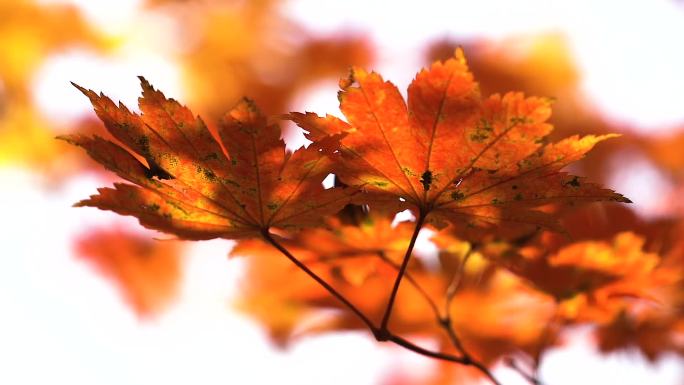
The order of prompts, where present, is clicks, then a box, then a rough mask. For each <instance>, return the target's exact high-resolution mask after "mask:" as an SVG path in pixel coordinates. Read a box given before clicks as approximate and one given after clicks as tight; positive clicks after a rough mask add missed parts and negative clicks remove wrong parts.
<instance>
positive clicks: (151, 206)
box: [143, 203, 159, 211]
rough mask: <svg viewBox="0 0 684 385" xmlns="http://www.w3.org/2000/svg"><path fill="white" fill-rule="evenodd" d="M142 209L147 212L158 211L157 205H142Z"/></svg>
mask: <svg viewBox="0 0 684 385" xmlns="http://www.w3.org/2000/svg"><path fill="white" fill-rule="evenodd" d="M143 208H144V209H145V210H149V211H159V205H158V204H156V203H152V204H151V205H143Z"/></svg>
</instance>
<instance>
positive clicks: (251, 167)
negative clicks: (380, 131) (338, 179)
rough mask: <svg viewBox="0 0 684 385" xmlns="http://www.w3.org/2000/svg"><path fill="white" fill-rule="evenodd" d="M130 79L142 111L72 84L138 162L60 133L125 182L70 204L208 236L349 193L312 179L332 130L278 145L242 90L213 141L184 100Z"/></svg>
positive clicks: (322, 166)
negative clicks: (300, 144) (299, 143)
mask: <svg viewBox="0 0 684 385" xmlns="http://www.w3.org/2000/svg"><path fill="white" fill-rule="evenodd" d="M140 80H141V84H142V89H143V96H142V97H141V98H140V99H139V105H140V109H141V111H142V115H137V114H135V113H133V112H130V111H129V110H128V109H127V108H126V107H125V106H123V105H121V104H120V105H119V106H117V105H115V104H114V103H113V102H112V101H111V100H110V99H109V98H107V97H106V96H104V95H102V94H100V95H97V94H96V93H95V92H93V91H90V90H86V89H84V88H82V87H80V86H76V87H77V88H78V89H79V90H80V91H81V92H83V93H84V94H85V95H86V96H87V97H88V98H89V99H90V101H91V103H92V104H93V106H94V107H95V112H96V113H97V115H98V117H99V118H100V119H101V120H102V121H103V122H104V124H105V126H106V127H107V130H108V131H109V132H110V133H111V134H112V135H113V136H114V137H115V138H116V139H118V140H119V141H121V142H122V143H123V144H124V145H125V146H127V147H128V148H129V149H131V150H132V151H133V152H134V153H135V154H136V155H137V156H138V157H139V158H144V160H145V161H146V162H147V166H145V165H144V164H143V163H142V162H141V161H140V160H139V159H138V158H136V156H134V155H133V154H131V153H130V152H129V151H127V150H126V149H125V148H123V147H122V146H120V145H118V144H115V143H114V142H111V141H107V140H104V139H102V138H100V137H98V136H94V137H86V136H83V135H71V136H66V137H62V139H65V140H67V141H68V142H70V143H72V144H75V145H78V146H81V147H83V148H84V149H86V150H87V152H88V154H89V155H90V156H91V157H92V158H93V159H95V160H96V161H97V162H99V163H101V164H103V165H104V166H105V167H106V168H108V169H110V170H112V171H114V172H115V173H117V174H118V175H119V176H120V177H122V178H124V179H125V180H127V181H129V182H132V183H133V184H115V186H114V188H101V189H99V194H98V195H94V196H91V197H90V199H86V200H83V201H81V202H79V203H77V204H76V206H92V207H98V208H100V209H105V210H111V211H115V212H117V213H119V214H122V215H133V216H136V217H137V218H138V219H139V220H140V222H141V224H143V225H144V226H146V227H148V228H152V229H156V230H161V231H164V232H167V233H171V234H175V235H177V236H179V237H180V238H187V239H209V238H216V237H222V238H242V237H249V236H258V235H259V234H260V233H261V232H263V231H265V230H267V229H268V228H271V227H278V228H293V227H300V226H308V225H316V224H318V223H320V221H321V218H322V217H324V216H325V215H327V214H331V213H334V212H336V211H338V210H340V209H341V208H342V207H344V205H345V204H347V203H348V202H349V200H350V196H351V195H352V194H353V192H354V191H353V189H342V188H332V189H324V188H323V186H322V184H321V182H322V180H323V179H324V178H325V177H326V176H327V175H328V174H329V172H330V163H331V160H330V159H329V158H328V157H327V156H326V155H325V153H326V152H327V151H331V150H333V149H334V148H335V145H336V143H337V140H338V139H337V138H335V137H328V138H323V139H322V140H320V141H317V142H315V143H312V144H311V145H310V146H309V147H308V148H302V149H299V150H297V151H295V152H294V153H287V152H286V151H285V143H284V142H283V140H282V139H280V129H279V128H278V126H276V125H272V124H268V123H267V121H266V118H265V117H264V116H263V115H262V114H261V113H260V112H259V110H258V108H257V107H256V106H255V105H254V103H252V102H251V101H250V100H248V99H243V100H242V101H241V102H240V103H238V104H237V106H236V107H235V108H233V109H232V110H231V111H230V112H229V113H228V114H226V116H225V118H224V119H223V121H222V122H221V125H220V128H219V133H218V135H219V138H220V140H216V139H215V138H214V136H213V135H212V134H211V133H210V131H209V130H208V129H207V126H206V125H205V124H204V122H203V121H202V120H201V119H200V118H199V117H197V118H195V117H194V116H193V114H192V112H191V111H190V110H189V109H187V108H186V107H184V106H181V105H180V104H179V103H178V102H176V101H175V100H173V99H166V97H165V96H164V95H163V94H162V93H161V92H159V91H157V90H155V89H154V88H152V87H151V86H150V85H149V83H148V82H147V81H146V80H145V79H144V78H142V77H141V78H140ZM224 148H225V149H226V150H227V154H226V153H225V152H224Z"/></svg>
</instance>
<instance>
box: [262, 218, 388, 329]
mask: <svg viewBox="0 0 684 385" xmlns="http://www.w3.org/2000/svg"><path fill="white" fill-rule="evenodd" d="M261 235H262V236H263V237H264V239H265V240H266V241H267V242H268V243H270V244H271V245H272V246H273V247H275V248H276V249H278V251H280V252H281V253H282V254H283V255H285V256H286V257H287V258H288V259H289V260H290V261H292V263H294V264H295V265H296V266H297V267H298V268H300V269H301V270H303V271H304V272H305V273H306V274H308V275H309V277H311V278H313V279H314V281H316V282H318V283H319V284H320V285H321V286H323V287H324V288H325V289H326V290H327V291H328V292H329V293H330V294H331V295H332V296H333V297H335V298H337V299H338V300H339V301H340V302H342V303H343V304H344V305H345V306H346V307H347V308H348V309H349V310H351V311H352V312H353V313H354V314H356V316H357V317H359V319H361V321H363V323H364V324H366V326H368V328H369V329H370V330H372V331H375V330H376V327H375V325H374V324H373V322H372V321H371V320H370V319H369V318H368V317H367V316H366V315H365V314H363V312H362V311H361V310H359V308H357V307H356V306H354V304H353V303H351V302H350V301H349V300H348V299H347V298H346V297H345V296H344V295H342V294H341V293H340V292H338V291H337V290H336V289H335V288H334V287H332V286H330V284H329V283H328V282H326V281H325V280H324V279H323V278H321V277H320V276H318V274H316V273H314V272H313V271H312V270H311V269H309V268H308V267H307V266H306V265H305V264H303V263H302V262H301V261H300V260H299V259H297V258H295V257H294V256H293V255H292V254H291V253H290V252H289V251H288V250H287V249H286V248H284V247H283V246H282V245H281V244H280V243H278V241H276V240H275V239H274V238H273V237H272V236H271V233H269V232H268V229H266V230H263V231H262V232H261Z"/></svg>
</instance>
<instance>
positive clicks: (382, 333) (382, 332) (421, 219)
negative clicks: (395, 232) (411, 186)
mask: <svg viewBox="0 0 684 385" xmlns="http://www.w3.org/2000/svg"><path fill="white" fill-rule="evenodd" d="M426 216H427V213H426V212H425V211H424V210H422V209H421V210H420V213H419V214H418V219H417V220H416V227H415V229H414V230H413V235H412V236H411V241H410V242H409V245H408V248H407V249H406V254H404V260H403V261H402V262H401V266H400V267H399V273H397V278H396V279H395V280H394V287H392V293H391V294H390V297H389V300H388V301H387V307H386V308H385V315H383V317H382V322H381V323H380V329H379V330H378V334H379V337H380V340H383V338H385V337H389V331H388V330H387V325H388V324H389V320H390V316H391V315H392V308H393V307H394V301H395V300H396V297H397V293H398V292H399V285H400V284H401V280H402V278H404V274H405V273H406V268H407V267H408V263H409V260H410V259H411V253H412V252H413V247H414V246H415V245H416V239H418V233H420V229H421V228H422V227H423V224H424V223H425V217H426Z"/></svg>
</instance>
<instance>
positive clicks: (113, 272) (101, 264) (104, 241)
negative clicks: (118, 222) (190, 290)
mask: <svg viewBox="0 0 684 385" xmlns="http://www.w3.org/2000/svg"><path fill="white" fill-rule="evenodd" d="M75 250H76V253H77V255H78V256H79V257H80V258H82V259H84V260H85V261H87V262H88V263H90V264H91V265H93V267H95V269H97V270H98V271H99V272H100V273H101V274H102V275H103V276H105V277H106V278H108V279H110V280H112V281H113V282H114V283H115V284H116V285H117V287H118V288H119V290H120V291H121V293H122V295H123V297H124V299H125V300H126V302H128V304H129V305H130V306H131V307H132V308H133V310H134V311H135V312H136V313H137V314H138V315H139V316H141V317H150V316H154V315H156V314H158V313H160V312H161V311H163V310H164V309H165V308H166V307H167V306H168V305H169V304H170V303H171V302H172V301H173V299H174V298H175V296H176V293H177V291H178V285H179V283H180V278H181V270H182V269H181V267H182V263H181V251H182V247H181V245H180V244H179V243H178V242H160V241H155V240H152V239H150V238H148V237H145V236H142V235H140V234H137V233H132V232H130V231H124V230H122V229H116V228H115V229H105V228H102V229H94V230H92V231H89V232H87V233H85V234H83V235H82V236H81V237H79V239H77V240H76V245H75Z"/></svg>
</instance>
